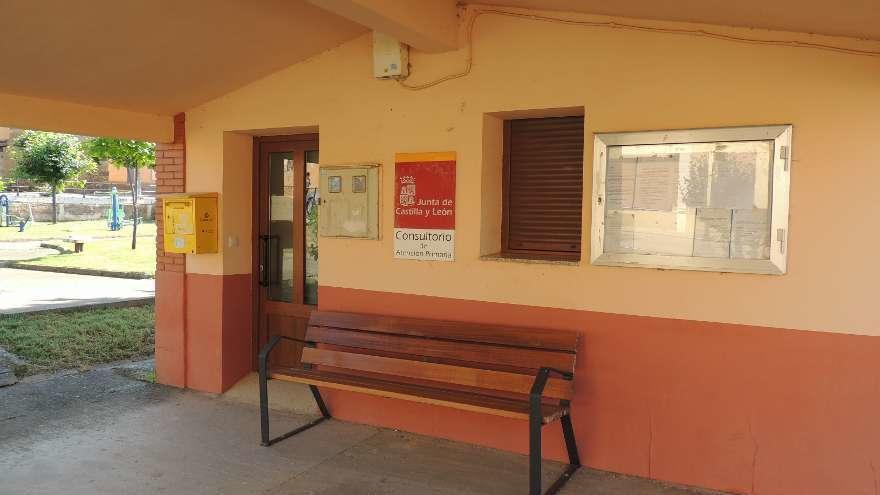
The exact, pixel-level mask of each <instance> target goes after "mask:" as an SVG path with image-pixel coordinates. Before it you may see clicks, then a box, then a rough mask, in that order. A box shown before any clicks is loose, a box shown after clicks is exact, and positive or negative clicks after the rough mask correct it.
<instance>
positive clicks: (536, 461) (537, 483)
mask: <svg viewBox="0 0 880 495" xmlns="http://www.w3.org/2000/svg"><path fill="white" fill-rule="evenodd" d="M542 423H543V422H542V420H541V398H540V397H538V398H537V401H536V400H535V398H534V397H532V398H531V411H530V414H529V495H541V427H542V426H543V424H542Z"/></svg>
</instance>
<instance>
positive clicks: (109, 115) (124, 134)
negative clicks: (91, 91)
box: [0, 94, 174, 143]
mask: <svg viewBox="0 0 880 495" xmlns="http://www.w3.org/2000/svg"><path fill="white" fill-rule="evenodd" d="M0 126H7V127H16V128H19V129H38V130H41V131H54V132H67V133H70V134H79V135H84V136H115V137H120V138H128V139H143V140H146V141H155V142H160V143H167V142H170V141H171V140H172V138H173V130H174V127H173V122H172V119H171V117H169V116H165V115H153V114H147V113H138V112H129V111H125V110H117V109H112V108H103V107H95V106H90V105H79V104H76V103H68V102H64V101H56V100H46V99H43V98H31V97H27V96H19V95H9V94H0Z"/></svg>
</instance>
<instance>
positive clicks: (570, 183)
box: [502, 117, 584, 260]
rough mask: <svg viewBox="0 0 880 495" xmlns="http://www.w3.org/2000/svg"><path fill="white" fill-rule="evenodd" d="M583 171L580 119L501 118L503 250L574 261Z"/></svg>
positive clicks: (578, 247)
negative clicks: (502, 127) (504, 120)
mask: <svg viewBox="0 0 880 495" xmlns="http://www.w3.org/2000/svg"><path fill="white" fill-rule="evenodd" d="M583 171H584V118H583V117H553V118H543V119H518V120H508V121H506V122H505V128H504V207H503V209H504V220H503V224H502V241H503V249H504V253H503V254H506V255H511V256H519V257H535V258H552V259H565V260H579V259H580V254H581V203H582V198H583V182H584V179H583Z"/></svg>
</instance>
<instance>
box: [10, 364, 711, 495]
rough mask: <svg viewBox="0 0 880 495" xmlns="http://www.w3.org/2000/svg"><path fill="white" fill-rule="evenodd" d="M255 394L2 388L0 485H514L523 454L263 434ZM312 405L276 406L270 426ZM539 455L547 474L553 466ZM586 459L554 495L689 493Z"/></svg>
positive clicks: (339, 434) (284, 423)
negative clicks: (269, 439) (263, 437)
mask: <svg viewBox="0 0 880 495" xmlns="http://www.w3.org/2000/svg"><path fill="white" fill-rule="evenodd" d="M258 418H259V416H258V411H257V408H256V406H254V405H252V404H243V403H237V402H233V401H231V400H230V399H228V398H223V397H221V398H218V397H215V396H209V395H205V394H199V393H194V392H187V391H182V390H178V389H172V388H168V387H164V386H160V385H154V384H150V383H144V382H139V381H135V380H132V379H129V378H126V377H125V376H124V375H123V374H121V373H119V372H118V371H114V370H112V369H109V368H103V369H98V370H92V371H89V372H85V373H74V374H68V375H64V376H60V377H54V378H52V379H49V380H44V381H33V380H31V381H28V380H25V381H24V382H21V383H19V384H18V385H14V386H12V387H7V388H4V389H0V473H2V482H0V492H2V493H10V494H12V493H15V494H21V495H26V494H30V495H41V494H58V493H64V494H66V495H79V494H83V495H85V494H88V495H92V494H114V495H115V494H120V493H125V494H129V495H141V494H156V493H168V494H175V495H201V494H236V495H237V494H267V495H268V494H279V495H280V494H285V495H287V494H291V495H307V494H310V495H367V494H370V495H390V494H401V495H404V494H405V495H409V494H420V495H453V494H457V495H471V494H473V495H476V494H482V495H493V494H498V495H501V494H503V495H510V494H525V493H527V484H526V483H527V474H526V472H527V459H526V457H525V456H521V455H516V454H510V453H506V452H499V451H496V450H491V449H486V448H480V447H475V446H471V445H466V444H461V443H455V442H450V441H445V440H437V439H433V438H428V437H422V436H417V435H411V434H406V433H401V432H397V431H392V430H385V429H380V428H374V427H370V426H363V425H355V424H351V423H345V422H341V421H336V420H331V421H328V422H326V423H322V424H321V425H319V426H317V427H315V428H313V429H311V430H308V431H306V432H304V433H302V434H300V435H298V436H296V437H294V438H291V439H288V440H286V441H283V442H281V443H279V444H276V445H274V446H272V447H268V448H267V447H260V445H259V441H258V438H259V419H258ZM308 419H309V418H308V416H297V415H285V414H281V413H273V427H274V428H275V430H274V431H275V432H276V433H278V432H282V431H287V430H289V429H291V428H293V427H294V426H296V425H299V424H303V423H305V422H306V421H307V420H308ZM561 469H562V466H561V465H560V464H557V463H549V462H548V463H546V464H545V477H546V478H547V479H548V480H549V479H550V478H551V477H553V475H555V474H556V473H558V472H560V470H561ZM694 493H702V492H695V491H692V490H688V489H683V488H676V487H669V486H665V485H662V484H658V483H654V482H650V481H646V480H643V479H637V478H629V477H622V476H616V475H611V474H607V473H601V472H596V471H591V470H586V469H583V470H581V471H579V472H578V473H576V474H575V476H574V478H573V479H572V480H571V481H570V482H569V484H568V485H567V486H566V488H565V489H564V490H562V491H561V492H560V495H575V494H594V495H694Z"/></svg>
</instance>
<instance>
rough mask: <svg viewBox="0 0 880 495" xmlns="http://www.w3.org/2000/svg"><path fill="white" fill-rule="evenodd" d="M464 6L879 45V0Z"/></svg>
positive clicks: (525, 1) (508, 0)
mask: <svg viewBox="0 0 880 495" xmlns="http://www.w3.org/2000/svg"><path fill="white" fill-rule="evenodd" d="M464 3H467V4H480V5H492V6H507V7H520V8H527V9H544V10H560V11H568V12H579V13H583V14H599V15H608V16H615V17H617V16H619V17H634V18H638V19H653V20H660V21H680V22H696V23H703V24H717V25H720V26H735V27H747V28H760V29H774V30H780V31H794V32H798V33H812V34H824V35H829V36H844V37H849V38H861V39H869V40H880V3H878V1H877V0H836V1H833V2H831V1H804V0H735V1H731V0H663V1H657V0H465V1H464Z"/></svg>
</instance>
